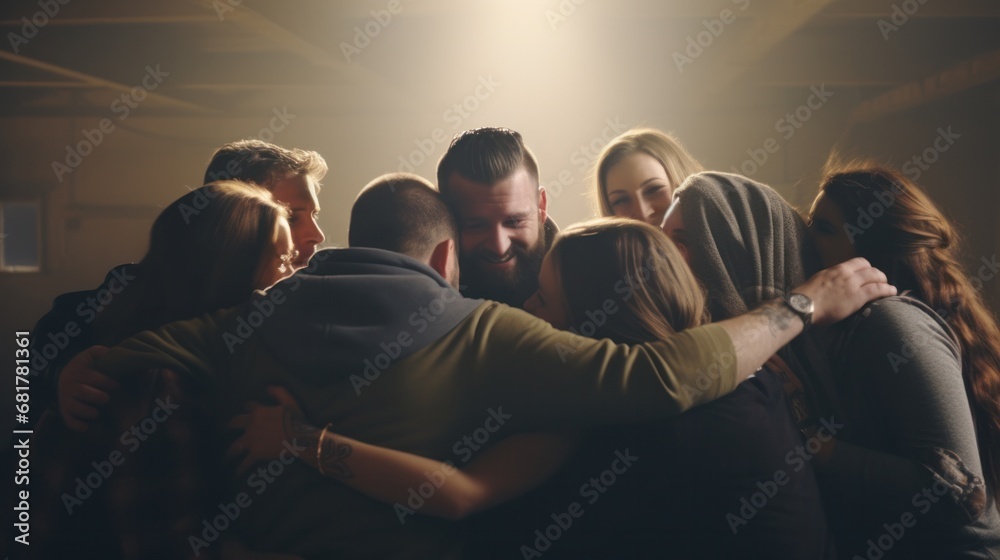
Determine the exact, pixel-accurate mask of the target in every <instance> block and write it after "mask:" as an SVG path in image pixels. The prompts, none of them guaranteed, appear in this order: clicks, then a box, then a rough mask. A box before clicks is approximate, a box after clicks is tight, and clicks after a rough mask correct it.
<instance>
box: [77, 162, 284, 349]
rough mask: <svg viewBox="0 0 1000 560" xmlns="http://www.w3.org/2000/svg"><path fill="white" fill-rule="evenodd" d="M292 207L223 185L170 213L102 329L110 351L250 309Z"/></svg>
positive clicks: (243, 187) (260, 191)
mask: <svg viewBox="0 0 1000 560" xmlns="http://www.w3.org/2000/svg"><path fill="white" fill-rule="evenodd" d="M288 215H289V212H288V209H287V207H285V206H284V205H282V204H280V203H278V202H276V201H275V200H274V198H273V197H272V196H271V193H270V192H268V191H267V190H266V189H264V188H262V187H258V186H256V185H252V184H249V183H244V182H240V181H219V182H216V183H212V184H209V185H205V186H203V187H200V188H198V189H195V190H193V191H191V192H189V193H187V194H186V195H184V196H182V197H181V198H179V199H178V200H176V201H174V202H173V203H172V204H171V205H170V206H167V208H166V209H165V210H163V212H161V213H160V215H159V216H158V217H157V218H156V220H155V221H154V222H153V227H152V229H151V231H150V236H149V250H148V251H147V252H146V255H145V256H144V257H143V259H142V261H140V262H139V263H138V264H137V265H135V267H134V275H135V280H134V281H133V282H132V283H131V284H130V285H128V286H126V287H125V288H124V289H123V290H122V291H121V293H119V294H116V295H114V296H113V299H112V300H111V301H110V302H109V303H108V304H107V305H106V306H105V307H104V309H103V310H102V311H101V313H100V314H99V315H98V317H97V320H96V322H95V328H96V329H97V332H98V337H99V339H100V340H101V342H102V343H103V344H116V343H118V342H120V341H121V340H123V339H125V338H128V337H130V336H132V335H134V334H137V333H139V332H141V331H143V330H147V329H152V328H156V327H159V326H161V325H164V324H166V323H169V322H172V321H178V320H181V319H190V318H193V317H196V316H198V315H201V314H203V313H209V312H212V311H216V310H219V309H223V308H227V307H232V306H234V305H237V304H239V303H242V302H243V301H245V300H246V299H248V298H249V297H250V294H251V293H253V291H254V289H255V288H256V287H258V286H256V284H257V281H258V275H259V268H260V266H261V263H262V262H263V261H264V259H265V258H267V257H268V256H270V253H269V250H270V249H271V248H272V246H273V238H274V232H275V228H276V227H277V225H278V220H279V219H281V218H285V219H287V218H288Z"/></svg>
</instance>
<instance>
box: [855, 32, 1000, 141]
mask: <svg viewBox="0 0 1000 560" xmlns="http://www.w3.org/2000/svg"><path fill="white" fill-rule="evenodd" d="M998 79H1000V49H998V50H994V51H991V52H988V53H985V54H982V55H979V56H976V57H974V58H971V59H969V60H966V61H964V62H961V63H959V64H956V65H954V66H951V67H949V68H947V69H945V70H942V71H941V72H938V73H936V74H932V75H930V76H927V77H926V78H923V79H921V80H915V81H912V82H909V83H907V84H904V85H902V86H899V87H897V88H895V89H893V90H890V91H888V92H886V93H883V94H882V95H879V96H876V97H874V98H872V99H869V100H867V101H865V102H863V103H862V104H861V105H860V106H859V107H858V108H857V109H856V110H855V111H854V113H853V114H852V115H851V124H852V125H853V124H858V123H865V122H871V121H874V120H877V119H879V118H882V117H884V116H886V115H890V114H892V113H898V112H900V111H906V110H909V109H913V108H915V107H920V106H922V105H926V104H927V103H930V102H932V101H937V100H938V99H942V98H944V97H948V96H950V95H954V94H956V93H961V92H963V91H966V90H969V89H971V88H974V87H976V86H978V85H982V84H985V83H989V82H992V81H995V80H998Z"/></svg>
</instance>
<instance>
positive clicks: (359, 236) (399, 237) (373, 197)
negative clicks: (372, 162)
mask: <svg viewBox="0 0 1000 560" xmlns="http://www.w3.org/2000/svg"><path fill="white" fill-rule="evenodd" d="M457 237H458V226H457V225H456V223H455V218H454V216H453V215H452V213H451V211H450V210H449V209H448V207H447V206H446V205H445V203H444V201H443V200H441V195H440V194H439V193H438V191H437V189H435V188H434V185H432V184H431V183H430V181H428V180H426V179H424V178H423V177H420V176H419V175H414V174H412V173H390V174H387V175H382V176H381V177H378V178H376V179H375V180H373V181H372V182H370V183H368V185H366V186H365V188H363V189H361V193H360V194H358V198H357V200H355V201H354V207H353V208H351V224H350V227H349V229H348V234H347V240H348V243H349V244H350V246H351V247H371V248H375V249H385V250H386V251H393V252H396V253H401V254H404V255H407V256H409V257H413V258H415V259H418V260H424V259H426V258H428V257H430V255H431V253H432V252H433V251H434V248H435V247H437V245H438V244H439V243H441V242H442V241H444V240H446V239H456V238H457Z"/></svg>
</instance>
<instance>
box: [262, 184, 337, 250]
mask: <svg viewBox="0 0 1000 560" xmlns="http://www.w3.org/2000/svg"><path fill="white" fill-rule="evenodd" d="M317 190H318V188H317V186H316V180H315V179H313V178H312V177H310V176H307V175H292V176H291V177H287V178H285V179H282V180H281V181H278V182H277V183H275V185H274V188H272V189H271V193H272V194H273V196H274V199H275V200H277V201H278V202H281V203H282V204H285V205H287V206H288V208H289V210H291V213H292V216H291V218H290V219H289V220H288V225H289V227H290V228H291V235H292V242H293V243H294V244H295V248H296V249H297V250H298V256H297V257H296V258H295V261H294V262H293V263H292V264H293V266H294V267H295V268H302V267H304V266H306V265H307V264H309V259H311V258H312V256H313V254H314V253H316V247H317V246H318V245H319V244H320V243H322V242H323V240H324V239H326V237H325V236H324V235H323V230H321V229H320V228H319V224H318V223H316V219H317V218H318V217H319V199H318V198H317V196H316V192H317Z"/></svg>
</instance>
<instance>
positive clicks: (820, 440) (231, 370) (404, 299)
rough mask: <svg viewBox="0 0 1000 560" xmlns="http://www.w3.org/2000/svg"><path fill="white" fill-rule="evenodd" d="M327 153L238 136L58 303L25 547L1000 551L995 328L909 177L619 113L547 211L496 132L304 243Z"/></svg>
mask: <svg viewBox="0 0 1000 560" xmlns="http://www.w3.org/2000/svg"><path fill="white" fill-rule="evenodd" d="M326 172H327V165H326V163H325V161H324V160H323V158H322V157H321V156H320V155H319V154H317V153H316V152H312V151H306V150H300V149H285V148H282V147H279V146H276V145H274V144H270V143H266V142H261V141H256V140H251V141H239V142H234V143H231V144H227V145H225V146H223V147H221V148H220V149H218V150H217V151H216V152H215V154H214V155H213V156H212V158H211V161H210V163H209V165H208V169H207V171H206V173H205V185H204V186H203V187H201V188H199V189H196V190H193V191H191V192H189V193H187V194H185V195H184V196H183V197H181V198H180V199H178V200H177V201H175V202H174V203H173V204H171V205H169V206H168V207H167V208H166V209H165V210H163V212H162V213H161V214H160V215H159V217H157V218H156V220H155V222H154V223H153V226H152V230H151V235H150V243H149V249H148V251H147V253H146V254H145V256H144V257H143V258H142V260H141V261H139V262H138V263H135V264H128V265H122V266H120V267H117V268H115V269H114V270H112V271H111V272H110V273H109V274H108V277H107V280H106V281H105V284H104V285H102V286H101V287H98V288H97V290H91V291H84V292H74V293H70V294H64V295H62V296H59V297H58V298H56V300H55V302H54V305H53V308H52V310H51V311H50V312H49V313H48V314H47V315H45V317H43V318H42V319H41V321H40V322H39V323H38V325H37V326H36V327H35V329H34V330H33V331H32V337H33V346H32V349H33V352H34V353H36V354H38V355H41V356H44V357H45V363H44V364H43V366H40V365H37V364H36V367H34V370H35V372H34V373H36V374H37V376H38V378H37V381H36V384H35V385H34V390H35V391H36V393H35V399H36V402H37V400H38V399H44V400H46V401H47V402H48V404H49V406H48V410H47V411H46V412H45V414H44V415H43V416H41V418H40V419H39V420H38V422H37V426H36V429H35V434H34V436H33V437H34V441H33V444H32V445H33V453H35V454H36V459H35V461H36V462H39V461H44V465H45V467H44V477H43V478H41V480H43V482H42V483H41V484H40V486H42V488H39V489H38V496H39V497H38V498H36V499H35V501H34V504H35V513H34V516H35V517H34V518H35V523H34V527H33V528H34V530H35V531H34V534H33V541H34V542H33V544H32V546H31V550H32V553H33V554H34V555H36V556H37V557H42V558H64V557H65V558H143V559H147V558H204V557H209V558H399V559H403V558H414V559H416V558H432V559H444V558H473V559H478V558H484V559H492V558H498V559H499V558H517V559H524V560H527V559H532V558H573V559H632V558H657V559H660V558H678V559H691V558H704V559H745V558H746V559H749V558H760V559H765V558H766V559H789V560H791V559H798V560H807V559H808V560H816V559H839V558H842V559H856V558H863V559H870V560H879V559H889V558H900V559H914V558H926V559H934V560H938V559H957V558H976V559H993V560H1000V512H998V507H997V503H998V497H1000V329H998V326H997V322H996V319H995V317H994V315H993V314H992V312H991V311H990V309H989V308H988V306H987V305H986V304H985V302H984V299H983V296H982V294H981V293H980V290H979V288H981V283H980V285H979V286H976V285H975V284H974V282H973V280H974V279H973V278H972V277H971V276H970V275H969V274H968V273H967V272H966V271H965V270H964V268H963V266H962V265H961V264H960V260H961V253H960V244H959V235H958V233H957V232H956V228H955V227H954V226H953V225H952V224H951V223H950V222H949V220H948V219H947V218H946V217H945V215H944V214H943V213H942V212H941V210H940V209H938V208H937V207H936V206H935V204H934V203H933V201H932V200H931V199H930V198H929V197H928V196H927V194H925V193H924V192H923V191H922V190H921V189H920V187H919V186H918V185H916V184H915V183H914V182H913V181H911V180H910V179H909V178H908V177H906V176H905V175H904V174H902V173H901V172H899V171H897V170H895V169H893V168H891V167H887V166H883V165H880V164H878V163H877V162H873V161H852V162H839V163H831V164H830V165H828V167H827V169H826V170H825V171H824V175H823V178H822V180H821V182H820V184H819V187H818V192H817V195H816V198H815V200H814V202H813V203H812V205H811V207H810V208H809V209H808V212H804V213H800V212H799V211H797V210H796V209H795V208H793V207H792V206H791V205H790V204H789V203H788V202H786V201H785V200H784V199H783V198H782V197H781V196H780V195H779V194H778V193H777V192H776V191H775V190H773V189H771V188H770V187H768V186H766V185H763V184H760V183H758V182H755V181H753V180H751V179H749V178H746V177H743V176H739V175H735V174H728V173H719V172H712V171H706V170H705V169H704V168H703V167H702V165H701V164H700V163H699V162H698V161H697V160H696V159H695V158H694V157H692V155H691V154H690V153H689V152H688V151H687V150H686V149H685V148H684V147H683V146H682V145H681V144H680V143H679V142H678V141H677V139H676V138H674V137H672V136H671V135H669V134H666V133H664V132H661V131H659V130H654V129H645V128H644V129H633V130H630V131H628V132H625V133H624V134H622V135H621V136H619V137H617V138H615V139H614V140H612V141H611V142H610V143H609V144H608V145H607V146H606V147H605V148H604V150H603V151H602V153H601V154H600V155H599V157H598V159H597V161H596V163H595V167H594V181H593V182H594V187H593V189H594V192H593V195H594V199H595V201H596V205H595V206H596V207H597V209H598V213H599V217H596V218H593V219H591V220H588V221H585V222H581V223H578V224H573V225H570V226H568V227H565V228H564V229H561V230H560V229H559V228H558V227H557V226H556V224H555V223H554V221H553V220H552V219H551V218H550V217H549V215H548V209H549V204H550V203H553V202H555V201H552V200H549V199H548V196H547V193H546V191H545V188H544V187H543V186H540V184H539V168H538V163H537V161H536V159H535V157H534V155H533V154H532V152H531V151H530V150H529V149H528V148H527V147H526V146H525V144H524V141H523V139H522V137H521V135H520V134H519V133H517V132H515V131H512V130H509V129H504V128H492V127H491V128H479V129H474V130H469V131H466V132H463V133H461V134H459V135H456V137H455V138H454V139H453V140H452V142H451V144H450V145H449V147H448V149H447V151H446V153H445V154H444V155H443V157H442V158H441V159H440V162H439V164H438V168H437V185H436V186H435V185H434V184H433V183H431V182H430V181H428V180H426V179H424V178H422V177H420V176H417V175H413V174H407V173H392V174H388V175H383V176H381V177H378V178H376V179H374V180H373V181H372V182H371V183H369V184H368V185H367V186H365V187H364V188H363V189H361V190H360V192H359V194H358V195H357V198H356V200H355V202H354V206H353V208H352V209H351V217H350V225H349V247H347V248H321V245H322V244H323V242H324V240H325V238H324V235H323V232H322V231H321V229H320V227H319V225H318V223H317V216H318V213H319V210H320V200H321V199H322V198H323V191H322V190H321V189H320V181H321V180H322V179H323V178H324V175H325V174H326ZM336 188H338V189H340V188H343V187H342V186H340V185H338V186H337V187H336ZM862 215H863V216H865V217H866V219H865V220H862V221H859V216H862ZM123 280H124V286H122V284H123ZM113 282H117V287H118V288H121V289H117V290H114V291H112V290H109V289H108V287H109V285H110V284H111V283H113ZM98 293H100V294H101V295H102V297H99V298H96V299H95V294H98ZM88 298H90V300H91V301H97V302H98V305H96V306H94V308H96V312H95V313H93V314H92V316H88V317H87V319H88V320H82V319H81V317H82V316H81V315H80V313H81V311H80V310H81V309H83V307H81V306H84V305H85V302H87V301H88ZM87 309H90V307H88V308H87ZM89 319H92V320H89ZM70 321H75V322H76V323H78V324H79V325H80V328H81V329H82V332H80V333H79V334H78V335H77V336H75V337H73V339H72V340H71V341H70V343H69V344H68V345H67V346H66V348H61V349H58V351H54V350H53V349H52V348H47V347H46V346H47V345H49V344H50V341H51V340H52V338H51V337H50V336H49V334H50V333H58V332H62V331H63V330H64V329H65V325H66V324H67V323H68V322H70ZM43 390H44V391H45V392H44V394H43V393H42V391H43ZM38 457H42V459H39V458H38ZM95 473H96V474H95ZM33 495H34V494H33Z"/></svg>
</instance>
